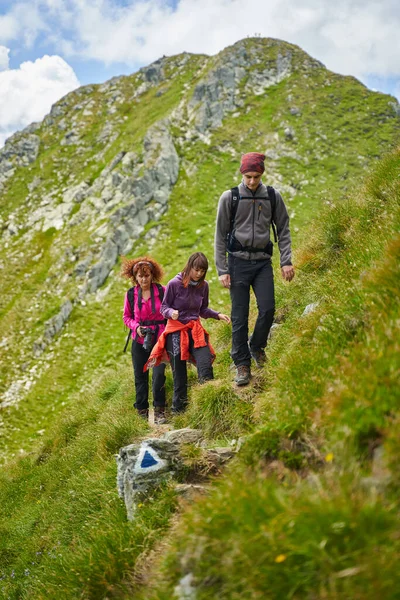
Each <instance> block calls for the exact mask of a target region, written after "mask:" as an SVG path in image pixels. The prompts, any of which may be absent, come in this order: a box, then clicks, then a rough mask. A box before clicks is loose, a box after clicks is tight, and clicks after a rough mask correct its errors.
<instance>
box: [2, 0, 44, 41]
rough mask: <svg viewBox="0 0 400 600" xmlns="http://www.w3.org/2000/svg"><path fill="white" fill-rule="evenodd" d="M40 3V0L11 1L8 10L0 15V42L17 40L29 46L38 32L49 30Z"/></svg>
mask: <svg viewBox="0 0 400 600" xmlns="http://www.w3.org/2000/svg"><path fill="white" fill-rule="evenodd" d="M40 5H41V2H40V0H33V1H31V2H24V1H21V2H14V3H12V5H11V8H10V10H9V12H8V13H7V14H5V15H0V44H6V43H9V42H11V41H12V40H18V42H19V43H21V45H22V42H23V46H24V47H25V48H31V47H32V46H33V44H34V43H35V41H36V39H37V37H38V36H39V35H40V33H42V32H46V31H48V30H49V24H48V23H47V22H46V15H44V14H42V13H41V6H40Z"/></svg>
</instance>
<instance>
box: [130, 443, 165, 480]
mask: <svg viewBox="0 0 400 600" xmlns="http://www.w3.org/2000/svg"><path fill="white" fill-rule="evenodd" d="M166 466H167V461H166V460H163V459H162V458H160V457H159V455H158V453H157V452H156V450H155V449H154V448H152V447H151V446H150V445H149V444H146V443H143V444H142V445H141V447H140V451H139V455H138V457H137V460H136V463H135V466H134V468H133V471H134V473H137V474H139V473H143V474H145V473H151V472H154V471H159V470H160V469H164V468H165V467H166Z"/></svg>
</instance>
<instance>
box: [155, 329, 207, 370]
mask: <svg viewBox="0 0 400 600" xmlns="http://www.w3.org/2000/svg"><path fill="white" fill-rule="evenodd" d="M189 330H190V331H191V333H192V338H193V342H194V347H195V348H202V347H204V346H207V345H208V347H209V348H210V351H211V356H212V360H213V361H214V359H215V352H214V349H213V347H212V346H211V344H210V343H209V335H208V333H207V331H206V330H205V329H204V327H203V325H202V324H201V321H200V320H199V319H196V321H189V323H185V324H183V323H181V322H180V321H173V320H172V319H168V321H167V326H166V328H165V331H164V332H163V333H162V334H161V335H160V337H159V339H158V341H157V343H156V345H155V346H154V348H153V349H152V351H151V353H150V356H149V359H148V361H147V362H146V364H145V365H144V368H143V371H147V370H148V369H151V368H152V367H157V366H158V365H159V364H160V363H162V362H169V356H168V353H167V350H166V343H167V335H168V334H169V333H174V332H175V331H180V332H181V344H180V345H181V360H189V361H190V362H192V363H194V364H196V361H195V360H194V358H193V356H192V355H191V354H190V351H189Z"/></svg>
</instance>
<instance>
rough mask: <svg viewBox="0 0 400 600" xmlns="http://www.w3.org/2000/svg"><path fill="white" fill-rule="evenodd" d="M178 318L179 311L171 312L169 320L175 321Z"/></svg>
mask: <svg viewBox="0 0 400 600" xmlns="http://www.w3.org/2000/svg"><path fill="white" fill-rule="evenodd" d="M178 317H179V311H178V310H173V311H172V313H171V319H173V320H174V321H177V320H178Z"/></svg>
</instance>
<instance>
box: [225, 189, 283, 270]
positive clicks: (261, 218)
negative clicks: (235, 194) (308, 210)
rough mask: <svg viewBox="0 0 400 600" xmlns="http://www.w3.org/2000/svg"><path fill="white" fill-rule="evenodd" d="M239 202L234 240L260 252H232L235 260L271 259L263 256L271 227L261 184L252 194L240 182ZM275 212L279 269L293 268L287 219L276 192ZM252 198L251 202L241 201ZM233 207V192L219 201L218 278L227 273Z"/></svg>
mask: <svg viewBox="0 0 400 600" xmlns="http://www.w3.org/2000/svg"><path fill="white" fill-rule="evenodd" d="M239 194H240V200H239V203H238V208H237V212H236V219H235V223H234V230H233V232H234V235H235V238H236V239H237V240H238V241H239V242H240V243H241V244H242V246H243V247H252V248H260V252H243V251H239V252H232V254H233V255H234V256H238V257H240V258H244V259H246V260H261V259H265V258H270V255H269V254H267V253H266V252H263V251H262V249H264V248H265V247H266V245H267V244H268V242H269V240H270V225H271V202H270V201H269V200H268V191H267V188H266V186H265V185H264V184H262V183H261V184H260V185H259V186H258V188H257V190H256V191H255V192H252V191H251V190H250V189H249V188H248V187H247V186H245V185H244V183H243V182H242V183H241V184H240V185H239ZM275 195H276V208H275V219H274V222H275V224H276V229H277V233H278V246H279V252H280V259H281V260H280V264H281V267H284V266H286V265H291V264H292V262H291V261H292V251H291V239H290V231H289V215H288V212H287V210H286V206H285V204H284V202H283V200H282V196H281V195H280V193H279V192H278V191H277V190H275ZM242 196H251V198H242ZM231 204H232V191H231V190H227V191H226V192H224V193H223V194H222V196H221V198H220V199H219V203H218V214H217V224H216V228H215V264H216V266H217V271H218V275H225V274H226V273H229V269H228V265H227V260H226V253H227V247H226V236H227V233H228V232H229V226H230V216H231Z"/></svg>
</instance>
